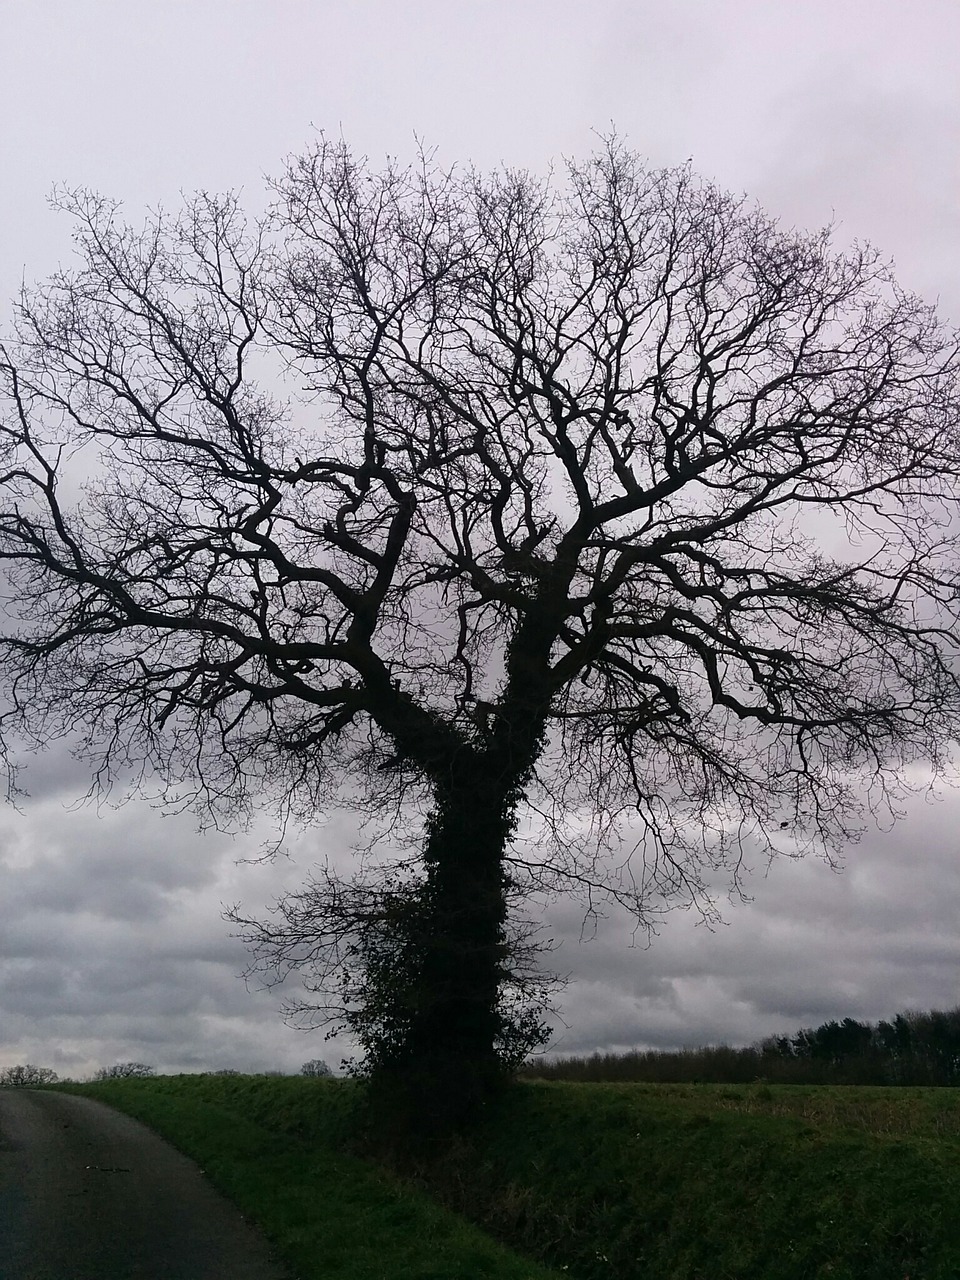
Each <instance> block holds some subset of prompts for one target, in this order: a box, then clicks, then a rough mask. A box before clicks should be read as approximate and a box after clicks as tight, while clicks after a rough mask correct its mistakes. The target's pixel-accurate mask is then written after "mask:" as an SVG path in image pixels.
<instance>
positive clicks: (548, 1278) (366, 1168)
mask: <svg viewBox="0 0 960 1280" xmlns="http://www.w3.org/2000/svg"><path fill="white" fill-rule="evenodd" d="M233 1083H234V1081H233V1080H232V1079H229V1080H222V1079H220V1078H217V1077H202V1076H201V1077H197V1076H194V1077H191V1076H173V1077H159V1078H157V1079H152V1080H124V1081H107V1082H104V1083H98V1084H90V1085H74V1086H66V1087H67V1088H68V1089H69V1090H70V1092H76V1093H82V1094H85V1095H87V1096H88V1097H92V1098H98V1099H100V1100H101V1101H102V1102H106V1103H109V1104H110V1105H111V1106H114V1107H117V1108H118V1109H119V1110H121V1111H125V1112H126V1113H127V1114H128V1115H131V1116H134V1117H136V1118H137V1119H138V1120H142V1121H143V1122H144V1123H145V1124H147V1125H149V1126H150V1127H151V1128H152V1129H155V1130H156V1131H157V1132H158V1133H160V1134H162V1135H163V1137H165V1138H166V1139H167V1140H168V1141H170V1142H171V1143H173V1145H174V1146H176V1147H177V1148H178V1149H179V1150H181V1151H183V1152H184V1153H185V1154H186V1155H188V1156H190V1157H191V1158H192V1159H194V1160H196V1161H197V1163H198V1164H199V1165H200V1166H201V1168H202V1169H203V1170H204V1171H205V1173H206V1174H207V1176H208V1177H209V1178H210V1180H211V1181H212V1182H213V1184H214V1185H215V1186H216V1187H218V1188H219V1189H220V1190H221V1191H222V1192H223V1193H224V1194H225V1195H226V1196H228V1197H229V1199H231V1200H232V1201H233V1202H234V1203H235V1204H236V1205H237V1206H238V1207H239V1208H240V1210H241V1211H242V1212H243V1213H244V1214H245V1215H246V1216H247V1217H248V1218H249V1219H250V1220H251V1221H252V1222H255V1223H256V1224H257V1225H258V1226H259V1227H260V1228H261V1229H262V1230H263V1232H264V1233H265V1235H266V1236H267V1238H268V1239H269V1240H270V1242H271V1244H272V1246H273V1248H274V1251H275V1253H276V1256H277V1257H278V1259H279V1260H280V1261H281V1262H282V1263H284V1264H285V1265H286V1266H287V1267H288V1268H289V1270H290V1274H291V1277H296V1280H461V1278H462V1280H483V1278H484V1277H491V1278H493V1280H501V1278H502V1280H561V1273H558V1272H555V1271H552V1270H550V1269H549V1268H547V1267H543V1266H539V1265H538V1264H537V1263H535V1262H531V1261H529V1260H528V1259H525V1258H521V1257H519V1256H518V1255H517V1254H515V1253H514V1252H513V1251H511V1250H510V1249H509V1248H507V1247H506V1246H504V1245H502V1244H499V1243H497V1242H496V1241H495V1240H493V1239H491V1238H490V1237H489V1236H488V1235H487V1234H486V1233H485V1232H484V1231H483V1230H482V1229H481V1228H479V1227H477V1226H474V1225H472V1224H471V1223H469V1222H466V1221H465V1220H464V1219H463V1218H461V1217H460V1216H458V1215H457V1214H456V1213H455V1212H453V1211H451V1210H450V1209H447V1208H444V1207H443V1206H441V1205H440V1204H438V1203H437V1202H436V1201H435V1200H434V1199H432V1198H431V1197H429V1196H428V1195H427V1194H425V1193H424V1192H423V1191H421V1190H418V1189H416V1188H413V1187H410V1186H405V1185H402V1184H401V1183H400V1182H399V1181H398V1180H397V1179H396V1178H394V1177H391V1176H390V1175H389V1174H388V1173H387V1172H386V1171H381V1170H377V1169H376V1168H375V1167H373V1166H372V1165H370V1164H368V1163H367V1162H365V1161H362V1160H359V1159H357V1158H355V1157H352V1156H350V1155H346V1154H343V1153H342V1152H338V1151H336V1150H335V1149H334V1148H333V1146H331V1145H330V1142H329V1140H330V1138H331V1137H332V1136H333V1135H334V1134H335V1133H341V1134H342V1132H343V1130H344V1127H345V1125H346V1124H347V1123H348V1122H349V1110H348V1109H346V1108H344V1106H343V1103H344V1101H345V1100H346V1099H345V1095H346V1093H347V1091H348V1090H347V1089H344V1088H343V1087H339V1086H338V1085H337V1084H332V1085H327V1087H326V1088H325V1089H321V1090H317V1089H315V1088H314V1089H311V1088H310V1085H311V1083H312V1082H308V1081H293V1082H291V1083H294V1084H296V1085H298V1086H299V1089H300V1091H301V1092H302V1094H303V1099H302V1100H301V1106H293V1107H291V1105H289V1104H290V1102H291V1101H292V1098H290V1099H287V1098H276V1096H275V1095H276V1090H273V1091H271V1090H270V1088H269V1086H270V1085H271V1084H274V1083H277V1084H285V1083H288V1082H286V1081H276V1082H274V1081H270V1080H259V1081H258V1079H257V1078H256V1077H245V1078H242V1080H241V1081H240V1083H241V1084H243V1085H246V1088H240V1089H238V1088H234V1089H232V1090H230V1089H228V1088H227V1087H226V1086H227V1085H230V1084H233ZM320 1083H321V1085H322V1084H323V1083H324V1082H320ZM211 1085H213V1086H214V1087H213V1088H211V1087H210V1086H211ZM258 1085H259V1086H261V1087H260V1088H258V1087H257V1086H258ZM198 1086H200V1087H198ZM61 1087H62V1086H61ZM288 1092H289V1091H288ZM304 1103H305V1104H306V1106H303V1104H304ZM274 1104H276V1105H274ZM324 1104H326V1105H324ZM301 1109H303V1110H304V1111H305V1112H306V1119H307V1120H308V1123H303V1124H301V1123H300V1121H299V1120H298V1119H297V1118H296V1115H297V1113H299V1111H300V1110H301ZM298 1130H299V1132H298Z"/></svg>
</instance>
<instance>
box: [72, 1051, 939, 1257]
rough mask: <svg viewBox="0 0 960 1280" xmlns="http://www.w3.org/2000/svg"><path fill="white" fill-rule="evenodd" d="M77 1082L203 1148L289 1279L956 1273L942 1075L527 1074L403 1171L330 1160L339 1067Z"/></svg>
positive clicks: (343, 1131)
mask: <svg viewBox="0 0 960 1280" xmlns="http://www.w3.org/2000/svg"><path fill="white" fill-rule="evenodd" d="M84 1091H85V1092H90V1093H91V1094H94V1095H95V1096H99V1097H102V1098H104V1099H105V1100H108V1101H111V1102H113V1103H114V1104H115V1105H118V1106H120V1107H122V1108H123V1109H124V1110H127V1111H130V1112H131V1113H132V1114H135V1115H138V1116H140V1117H141V1118H143V1119H145V1120H146V1121H147V1122H148V1123H150V1124H152V1125H153V1126H154V1127H155V1128H157V1129H158V1130H159V1131H160V1132H162V1133H164V1134H166V1135H168V1136H170V1137H171V1138H172V1139H173V1140H174V1141H175V1142H176V1143H177V1145H178V1146H180V1147H181V1148H182V1149H184V1150H186V1151H188V1152H189V1153H190V1154H192V1155H194V1156H195V1158H197V1159H199V1160H200V1163H201V1164H202V1165H203V1167H204V1168H206V1169H207V1171H208V1173H210V1175H211V1177H213V1178H214V1180H215V1181H216V1182H218V1184H219V1185H220V1186H222V1187H223V1188H224V1190H225V1191H227V1193H228V1194H230V1195H231V1196H232V1197H233V1198H234V1199H235V1200H236V1201H237V1202H238V1203H239V1204H240V1205H241V1207H242V1208H243V1209H244V1211H245V1212H247V1213H248V1214H249V1216H250V1217H252V1218H253V1219H255V1220H257V1221H259V1222H261V1224H263V1226H264V1228H265V1229H266V1231H267V1232H268V1234H269V1235H270V1236H271V1238H273V1239H274V1240H275V1241H276V1242H277V1244H278V1246H279V1247H280V1248H281V1249H282V1250H283V1251H284V1254H285V1256H286V1257H288V1258H289V1259H290V1260H291V1262H292V1263H293V1265H294V1267H295V1268H297V1270H295V1274H297V1275H299V1276H301V1277H304V1278H305V1277H308V1276H318V1277H319V1276H323V1277H325V1278H329V1280H335V1278H338V1277H344V1278H346V1277H351V1278H352V1277H368V1276H370V1277H373V1276H377V1277H380V1276H383V1277H388V1276H389V1277H390V1278H391V1280H393V1278H394V1277H397V1278H401V1277H407V1276H410V1277H414V1276H417V1277H434V1276H435V1277H437V1280H440V1277H443V1278H444V1280H446V1278H447V1277H451V1278H453V1277H458V1276H464V1277H466V1276H475V1277H483V1276H486V1275H489V1276H496V1277H504V1278H505V1280H507V1278H509V1277H514V1276H516V1277H529V1278H530V1280H533V1277H545V1276H550V1275H552V1276H555V1277H556V1276H561V1275H562V1276H565V1277H572V1278H573V1280H601V1277H607V1278H609V1280H614V1278H615V1280H819V1278H820V1277H824V1278H827V1277H829V1278H830V1280H908V1278H909V1280H960V1212H958V1209H960V1096H958V1094H957V1093H955V1092H954V1091H951V1090H945V1089H924V1088H915V1089H892V1088H858V1087H852V1086H847V1087H830V1086H777V1085H762V1084H761V1085H744V1086H731V1085H721V1086H711V1085H677V1086H670V1085H624V1084H571V1083H542V1082H536V1083H523V1084H521V1085H520V1086H518V1088H517V1089H515V1090H513V1091H512V1093H511V1095H510V1096H509V1097H508V1098H507V1099H506V1100H505V1102H504V1103H503V1105H502V1106H501V1107H500V1108H499V1109H498V1111H497V1113H496V1114H495V1115H491V1116H490V1117H489V1119H488V1121H487V1123H486V1124H485V1125H484V1127H483V1128H482V1130H481V1131H479V1132H478V1134H477V1135H476V1137H475V1138H474V1139H473V1141H472V1142H471V1144H470V1145H469V1146H467V1145H465V1144H461V1145H458V1146H457V1147H456V1148H455V1149H454V1150H452V1151H451V1152H449V1153H448V1154H447V1155H446V1157H444V1158H443V1159H442V1160H437V1161H434V1162H433V1163H432V1164H430V1165H429V1166H422V1167H421V1168H420V1169H419V1170H417V1171H416V1174H415V1178H414V1181H415V1182H416V1184H417V1185H416V1187H414V1186H413V1185H411V1182H410V1181H408V1182H407V1183H406V1184H401V1183H399V1182H398V1181H396V1180H394V1179H393V1178H391V1176H390V1175H389V1174H388V1173H387V1172H386V1171H383V1170H378V1169H377V1168H376V1167H374V1166H372V1165H370V1164H366V1163H364V1162H362V1161H360V1160H357V1159H355V1158H353V1157H350V1156H346V1155H344V1154H342V1152H343V1151H344V1149H345V1148H346V1147H347V1146H348V1145H349V1142H350V1137H351V1133H352V1132H353V1126H354V1124H355V1120H354V1117H353V1112H352V1105H353V1101H354V1100H355V1099H356V1098H357V1093H356V1090H355V1088H354V1086H352V1085H350V1084H348V1083H343V1082H336V1081H322V1080H320V1081H311V1080H302V1079H296V1078H271V1079H264V1078H262V1077H261V1078H257V1077H213V1076H207V1077H204V1076H193V1077H191V1076H179V1077H169V1078H165V1079H164V1078H161V1079H157V1080H147V1081H130V1082H121V1083H116V1084H108V1085H97V1086H93V1087H89V1086H87V1087H84ZM440 1202H442V1204H443V1206H444V1208H441V1207H440ZM450 1211H453V1212H450ZM455 1215H460V1216H455ZM465 1219H470V1220H472V1221H474V1222H476V1223H478V1224H480V1226H482V1227H485V1228H486V1229H487V1230H488V1231H489V1232H491V1234H495V1235H497V1236H498V1237H500V1239H501V1240H502V1241H504V1242H505V1243H508V1244H509V1245H510V1246H511V1247H512V1248H514V1249H516V1250H518V1251H519V1255H525V1256H526V1257H527V1258H530V1259H537V1260H538V1263H539V1264H542V1266H539V1267H538V1265H537V1263H534V1262H526V1261H523V1260H522V1258H521V1256H519V1255H518V1253H510V1252H506V1251H504V1252H502V1253H497V1252H496V1248H497V1246H495V1245H494V1244H493V1243H492V1241H491V1240H490V1238H489V1237H488V1236H485V1235H483V1234H481V1232H480V1231H478V1230H476V1229H474V1228H471V1227H469V1226H468V1225H467V1224H466V1221H465ZM543 1266H545V1267H554V1268H555V1270H554V1271H547V1270H543V1269H542V1267H543Z"/></svg>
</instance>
